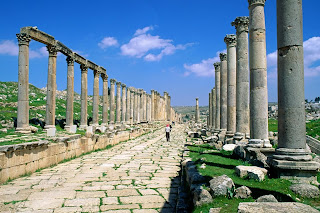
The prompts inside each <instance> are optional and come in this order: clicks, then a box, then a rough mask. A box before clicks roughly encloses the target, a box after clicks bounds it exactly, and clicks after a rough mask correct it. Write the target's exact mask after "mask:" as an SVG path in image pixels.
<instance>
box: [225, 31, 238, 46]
mask: <svg viewBox="0 0 320 213" xmlns="http://www.w3.org/2000/svg"><path fill="white" fill-rule="evenodd" d="M224 42H225V43H226V44H227V46H228V47H235V46H236V45H237V36H236V35H234V34H228V35H226V37H224Z"/></svg>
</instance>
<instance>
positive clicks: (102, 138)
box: [0, 128, 150, 183]
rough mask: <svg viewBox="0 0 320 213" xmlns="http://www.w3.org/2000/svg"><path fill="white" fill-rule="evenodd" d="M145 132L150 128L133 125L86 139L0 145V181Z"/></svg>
mask: <svg viewBox="0 0 320 213" xmlns="http://www.w3.org/2000/svg"><path fill="white" fill-rule="evenodd" d="M147 132H150V130H149V129H139V128H136V129H133V130H130V131H120V132H117V133H115V134H113V133H112V134H109V135H93V136H92V137H89V138H88V137H80V135H73V136H70V137H68V138H58V139H57V142H56V143H49V142H48V141H39V142H32V143H24V144H17V145H10V146H3V147H1V150H0V183H4V182H6V181H7V180H8V179H9V178H10V179H14V178H17V177H19V176H22V175H25V174H29V173H33V172H35V171H37V170H38V169H43V168H46V167H49V166H52V165H56V164H58V163H60V162H61V161H63V160H66V159H70V158H73V157H77V156H80V155H81V154H85V153H88V152H91V151H94V150H98V149H103V148H105V147H107V146H108V145H115V144H118V143H119V142H123V141H126V140H129V139H133V138H135V137H138V136H140V135H142V134H144V133H147Z"/></svg>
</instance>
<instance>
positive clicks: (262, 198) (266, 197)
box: [256, 195, 278, 202]
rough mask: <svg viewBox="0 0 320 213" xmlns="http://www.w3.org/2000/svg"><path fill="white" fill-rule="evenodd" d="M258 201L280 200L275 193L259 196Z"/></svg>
mask: <svg viewBox="0 0 320 213" xmlns="http://www.w3.org/2000/svg"><path fill="white" fill-rule="evenodd" d="M256 202H278V200H277V198H275V197H274V196H273V195H263V196H260V197H258V199H257V200H256Z"/></svg>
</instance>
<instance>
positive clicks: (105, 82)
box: [102, 74, 109, 125]
mask: <svg viewBox="0 0 320 213" xmlns="http://www.w3.org/2000/svg"><path fill="white" fill-rule="evenodd" d="M102 80H103V91H102V103H103V104H102V125H107V124H108V105H109V104H108V102H109V95H108V75H106V74H103V75H102Z"/></svg>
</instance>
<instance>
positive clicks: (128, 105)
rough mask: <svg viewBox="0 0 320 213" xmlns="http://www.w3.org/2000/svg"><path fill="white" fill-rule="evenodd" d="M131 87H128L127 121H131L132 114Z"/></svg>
mask: <svg viewBox="0 0 320 213" xmlns="http://www.w3.org/2000/svg"><path fill="white" fill-rule="evenodd" d="M130 92H131V91H130V88H127V107H126V108H127V109H126V123H127V124H129V123H130V115H131V107H130V106H131V94H130Z"/></svg>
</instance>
